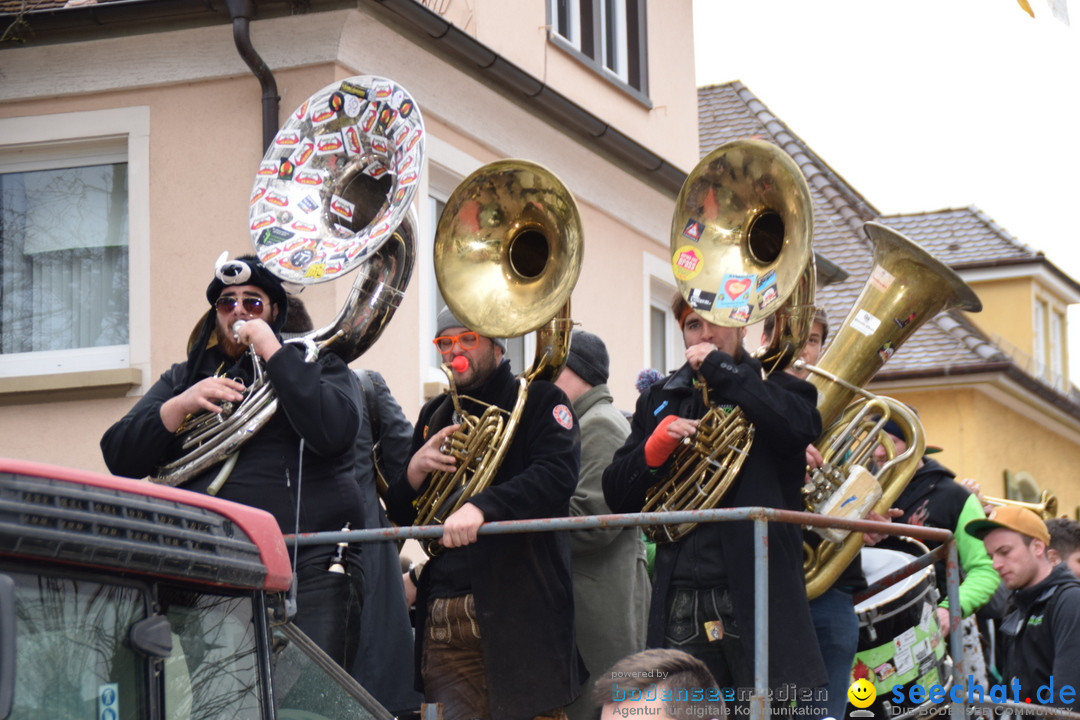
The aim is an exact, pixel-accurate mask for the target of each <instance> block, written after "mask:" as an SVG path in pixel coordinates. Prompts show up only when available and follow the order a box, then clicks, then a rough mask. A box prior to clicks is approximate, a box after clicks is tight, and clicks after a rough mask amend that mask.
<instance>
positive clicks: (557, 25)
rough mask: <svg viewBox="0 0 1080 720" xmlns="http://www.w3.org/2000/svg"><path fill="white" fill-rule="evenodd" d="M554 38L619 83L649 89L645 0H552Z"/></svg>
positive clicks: (551, 13)
mask: <svg viewBox="0 0 1080 720" xmlns="http://www.w3.org/2000/svg"><path fill="white" fill-rule="evenodd" d="M550 3H551V4H550V6H549V13H550V24H551V26H552V30H553V32H552V34H551V38H552V39H553V41H554V42H556V44H558V45H559V46H560V47H563V48H564V49H566V50H568V51H570V52H572V53H574V54H577V55H579V56H580V57H581V59H582V60H583V61H585V62H586V63H587V64H588V65H590V66H591V67H593V68H594V69H596V70H597V71H599V72H601V73H603V74H604V75H606V76H607V77H609V78H611V79H613V80H616V81H618V82H619V83H620V84H623V85H625V86H627V87H628V88H630V89H632V90H635V91H637V92H638V93H641V94H642V95H644V94H647V93H648V83H647V77H646V67H647V65H646V62H645V58H646V44H645V0H550Z"/></svg>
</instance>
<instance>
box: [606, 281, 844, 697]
mask: <svg viewBox="0 0 1080 720" xmlns="http://www.w3.org/2000/svg"><path fill="white" fill-rule="evenodd" d="M672 311H673V312H674V314H675V317H676V318H677V319H678V321H679V326H680V327H681V328H682V333H683V341H684V343H685V345H686V363H685V364H684V365H683V366H682V367H681V368H679V370H677V371H676V372H675V373H673V374H671V375H669V376H668V377H667V378H665V379H664V380H661V381H660V382H657V383H656V384H654V385H653V386H652V387H650V388H649V389H648V390H646V391H645V392H644V393H643V394H642V395H641V397H640V398H639V400H638V404H637V408H636V410H635V412H634V416H633V419H632V421H631V426H632V431H631V434H630V437H629V438H628V439H627V441H626V443H625V444H624V445H623V446H622V448H620V449H619V450H618V451H617V452H616V453H615V458H614V460H613V462H612V464H611V465H610V466H609V467H608V468H607V470H606V471H605V472H604V496H605V498H606V500H607V503H608V505H609V506H610V507H611V509H612V511H613V512H618V513H623V512H638V511H640V510H641V509H642V507H643V506H644V504H645V499H646V494H647V492H648V491H649V489H650V488H651V487H652V486H653V485H655V484H657V483H658V482H661V481H662V480H664V479H665V478H666V477H667V474H668V472H669V470H670V468H671V457H672V453H673V452H674V450H675V448H676V446H677V445H678V444H679V443H680V442H681V441H682V440H683V438H686V437H690V436H693V435H694V434H695V433H696V432H697V427H698V419H699V418H701V417H702V416H703V415H704V414H705V412H706V409H707V408H706V406H705V400H704V397H703V394H702V385H703V384H704V385H707V387H708V394H709V401H710V402H711V403H712V404H714V405H716V404H718V405H721V406H728V407H731V408H739V409H741V410H742V412H743V413H744V414H745V416H746V418H747V420H749V421H750V422H751V423H753V425H754V427H755V428H756V434H755V436H754V441H753V443H752V445H751V446H750V450H749V454H748V456H747V457H746V460H745V463H744V464H743V466H742V469H741V471H740V472H739V473H738V475H737V477H736V478H735V480H734V482H733V483H732V485H731V486H730V488H729V490H728V491H727V494H726V495H725V496H724V498H723V500H722V501H721V502H720V505H721V506H724V507H734V506H766V507H776V508H785V509H789V510H802V507H803V506H802V498H801V495H800V491H801V488H802V485H803V476H804V474H805V469H806V456H805V451H806V446H807V445H809V444H810V443H812V442H813V441H814V440H815V439H816V438H817V437H818V436H819V435H820V434H821V418H820V416H819V414H818V411H817V409H816V408H815V402H816V398H817V392H816V390H815V389H814V387H813V386H812V385H810V384H809V383H808V382H806V381H804V380H801V379H799V378H797V377H795V376H793V375H791V374H788V373H785V372H774V373H772V374H771V375H769V377H768V378H767V379H763V378H762V372H761V364H760V363H759V362H758V361H757V360H755V359H753V358H751V357H750V356H749V355H748V354H747V352H746V351H745V350H744V349H743V345H742V342H743V337H744V335H745V334H746V329H745V328H743V327H722V326H719V325H715V324H713V323H711V322H709V321H708V320H706V319H705V318H704V317H702V316H701V315H700V314H698V313H697V312H695V311H694V310H693V309H692V308H691V307H690V306H689V305H688V303H687V302H686V300H685V299H684V298H683V296H682V295H681V294H677V295H676V297H675V300H674V303H673V305H672ZM753 558H754V531H753V525H752V523H749V522H741V521H737V522H718V523H702V524H699V525H697V527H695V528H694V529H693V530H691V531H690V532H689V533H688V534H686V535H685V536H683V537H681V538H680V539H678V540H676V541H675V542H668V543H659V544H658V545H657V549H656V565H655V570H654V575H653V594H652V606H651V608H650V614H649V628H648V638H647V644H648V646H649V647H669V648H676V649H680V650H684V651H687V652H689V653H691V654H692V655H694V656H695V657H698V658H700V659H701V660H703V661H704V662H705V663H706V664H707V665H708V666H709V670H710V671H711V672H712V673H713V675H714V676H715V678H716V680H717V682H718V683H719V685H720V686H721V687H735V688H746V690H745V691H744V692H746V693H749V692H750V691H751V690H752V688H753V687H754V676H753V648H754V610H755V606H754V560H753ZM802 560H803V556H802V534H801V531H800V529H799V527H798V526H797V525H790V524H785V523H770V524H769V609H768V622H769V679H768V680H769V686H770V687H772V688H779V687H781V686H784V687H785V688H790V687H791V684H794V685H795V686H796V687H797V689H798V690H799V692H800V693H803V695H802V697H803V698H805V697H806V693H810V691H811V690H812V689H813V688H821V687H823V686H825V685H826V681H827V677H826V673H825V668H824V663H823V662H822V658H821V653H820V652H819V650H818V644H817V639H816V637H815V635H814V629H813V623H812V621H811V618H810V611H809V609H808V606H807V600H806V590H805V585H804V582H803V571H802ZM744 697H745V696H744Z"/></svg>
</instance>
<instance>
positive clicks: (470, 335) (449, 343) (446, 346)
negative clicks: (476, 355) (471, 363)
mask: <svg viewBox="0 0 1080 720" xmlns="http://www.w3.org/2000/svg"><path fill="white" fill-rule="evenodd" d="M479 339H480V336H479V335H477V334H476V333H474V332H472V331H471V330H470V331H469V332H463V333H461V334H460V335H443V336H441V337H437V338H435V339H434V340H432V341H431V342H433V343H435V347H436V348H438V349H439V352H441V353H448V352H450V351H451V350H453V349H454V343H457V344H458V346H459V347H460V348H461V349H462V350H472V349H473V348H474V347H476V342H477V341H478V340H479Z"/></svg>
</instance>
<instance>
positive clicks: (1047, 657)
mask: <svg viewBox="0 0 1080 720" xmlns="http://www.w3.org/2000/svg"><path fill="white" fill-rule="evenodd" d="M1010 600H1011V602H1012V608H1011V610H1010V611H1009V612H1008V613H1007V614H1006V616H1005V619H1004V620H1003V621H1002V623H1001V632H1002V634H1003V635H1004V636H1005V668H1004V676H1005V682H1006V683H1007V684H1009V685H1010V687H1009V688H1008V693H1009V700H1015V699H1016V698H1014V697H1013V689H1012V687H1011V684H1012V682H1013V680H1014V679H1017V680H1019V681H1020V697H1019V701H1020V702H1024V701H1025V698H1031V702H1033V703H1039V704H1041V705H1056V706H1058V707H1062V708H1065V709H1066V710H1076V709H1077V708H1080V701H1077V700H1076V699H1075V698H1077V697H1080V580H1078V579H1077V578H1075V577H1074V576H1073V574H1072V573H1071V572H1069V568H1068V566H1066V565H1065V564H1064V563H1062V564H1061V565H1058V566H1057V567H1055V568H1054V569H1053V570H1052V571H1051V572H1050V575H1049V576H1048V577H1047V578H1046V579H1044V580H1043V581H1042V582H1040V583H1036V584H1035V585H1033V586H1032V587H1029V588H1023V589H1020V590H1017V591H1015V592H1014V593H1013V594H1012V596H1011V598H1010ZM1051 681H1052V682H1053V688H1054V689H1053V697H1052V698H1051V697H1050V695H1049V693H1048V690H1042V692H1041V693H1040V688H1043V687H1046V688H1047V689H1048V688H1049V686H1050V683H1051ZM1065 685H1071V686H1072V688H1073V690H1074V691H1075V693H1074V700H1073V702H1061V700H1060V695H1059V693H1060V690H1061V688H1062V687H1063V686H1065Z"/></svg>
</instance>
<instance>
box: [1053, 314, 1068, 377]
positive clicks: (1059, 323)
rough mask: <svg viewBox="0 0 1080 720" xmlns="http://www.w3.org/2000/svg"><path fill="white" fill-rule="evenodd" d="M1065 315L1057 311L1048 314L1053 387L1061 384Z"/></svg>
mask: <svg viewBox="0 0 1080 720" xmlns="http://www.w3.org/2000/svg"><path fill="white" fill-rule="evenodd" d="M1064 328H1065V315H1064V314H1062V313H1060V312H1058V311H1057V310H1055V311H1053V312H1052V313H1050V372H1051V373H1053V378H1054V386H1055V387H1058V386H1059V385H1060V384H1061V378H1062V375H1063V372H1064V371H1063V368H1062V355H1063V354H1064V352H1065V350H1064V342H1063V338H1064V336H1065V330H1064Z"/></svg>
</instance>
